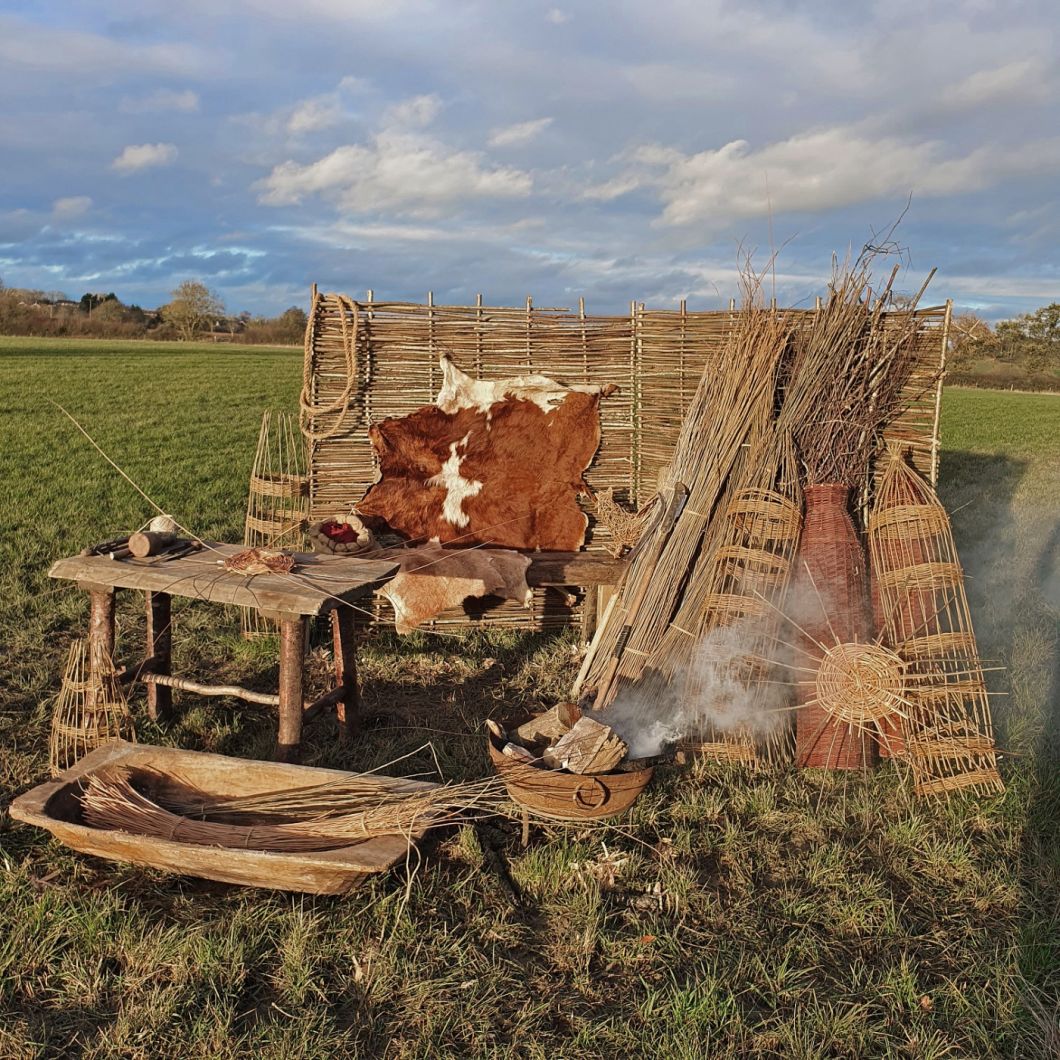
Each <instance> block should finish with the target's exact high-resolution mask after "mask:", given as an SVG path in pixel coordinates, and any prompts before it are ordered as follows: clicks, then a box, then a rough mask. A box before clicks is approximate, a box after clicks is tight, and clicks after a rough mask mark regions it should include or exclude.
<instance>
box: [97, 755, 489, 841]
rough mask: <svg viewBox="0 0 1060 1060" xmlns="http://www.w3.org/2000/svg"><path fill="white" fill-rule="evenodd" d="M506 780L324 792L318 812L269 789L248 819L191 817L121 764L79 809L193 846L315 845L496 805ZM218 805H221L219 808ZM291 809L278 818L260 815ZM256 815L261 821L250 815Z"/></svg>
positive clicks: (112, 824)
mask: <svg viewBox="0 0 1060 1060" xmlns="http://www.w3.org/2000/svg"><path fill="white" fill-rule="evenodd" d="M503 790H504V789H503V785H502V784H500V783H499V782H498V781H496V780H489V781H478V782H472V783H464V784H450V785H443V786H440V787H437V788H427V789H421V790H419V791H416V792H412V791H406V792H399V793H397V794H392V793H389V792H386V791H385V790H382V791H381V790H380V789H379V788H378V787H377V788H376V798H375V799H374V800H372V799H371V798H366V797H365V794H366V793H364V792H355V793H353V794H352V795H351V796H350V798H349V801H348V803H347V806H348V807H349V808H347V809H345V810H342V809H340V808H339V807H340V806H341V804H342V803H341V797H340V796H339V795H337V794H336V793H331V794H329V795H327V796H325V797H324V799H323V801H322V802H321V806H322V807H324V808H323V809H321V810H320V812H313V810H312V809H311V808H310V807H311V806H312V799H308V800H307V799H306V798H305V796H304V795H300V794H299V793H298V791H297V789H296V790H295V791H293V792H289V793H282V792H276V793H273V795H272V799H273V808H272V809H270V810H269V812H268V814H267V815H266V814H265V813H264V812H263V811H261V810H260V809H258V810H255V811H253V812H252V811H250V810H249V809H247V808H246V807H245V806H244V807H243V809H241V810H240V813H241V814H242V815H243V817H244V820H245V821H246V822H247V823H231V822H228V821H211V820H205V819H202V818H201V817H200V818H198V819H196V818H192V817H188V816H185V815H183V814H180V813H175V812H173V811H172V810H170V809H167V808H165V807H163V806H161V805H159V803H157V802H155V801H154V800H153V799H151V798H149V797H148V796H147V795H145V794H144V793H143V792H141V791H139V790H138V789H137V788H136V787H135V785H134V784H133V781H132V778H131V777H130V776H129V774H128V772H126V771H117V770H116V771H110V772H102V773H93V774H90V775H89V776H88V778H87V780H86V781H85V785H84V790H83V792H82V795H81V807H82V815H83V817H84V819H85V821H86V822H87V823H88V824H90V825H91V826H92V827H94V828H109V829H118V830H120V831H123V832H128V833H130V834H132V835H149V836H155V837H158V838H160V839H168V840H171V841H173V842H178V843H191V844H193V845H196V846H215V847H229V848H234V849H240V850H271V851H312V850H329V849H332V848H335V847H340V846H349V845H350V844H352V843H359V842H362V841H363V840H366V839H371V838H372V837H374V836H381V835H411V834H412V833H414V832H417V831H421V830H423V829H428V828H438V827H441V826H442V825H444V824H449V823H451V822H452V821H455V820H459V819H463V818H465V817H467V816H468V815H469V814H472V813H474V812H476V811H478V812H482V811H486V810H490V809H493V808H495V807H496V806H497V805H499V803H500V801H501V798H502V793H503ZM284 795H287V796H288V797H289V799H290V803H289V804H288V806H291V805H295V804H299V805H300V809H299V812H298V813H297V814H285V813H283V812H282V810H281V809H279V807H281V806H282V805H283V800H284ZM218 812H219V811H218ZM266 816H267V817H268V818H272V817H274V816H293V817H295V818H297V819H293V820H285V821H281V822H280V823H276V822H275V821H273V820H271V819H269V820H260V818H262V817H266ZM255 817H258V818H259V821H258V822H256V823H252V822H254V818H255Z"/></svg>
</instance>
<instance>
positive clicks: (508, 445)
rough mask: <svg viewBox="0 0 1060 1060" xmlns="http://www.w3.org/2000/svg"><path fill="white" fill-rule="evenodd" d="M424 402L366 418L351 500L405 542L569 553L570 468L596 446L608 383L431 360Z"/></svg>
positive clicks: (572, 513)
mask: <svg viewBox="0 0 1060 1060" xmlns="http://www.w3.org/2000/svg"><path fill="white" fill-rule="evenodd" d="M441 366H442V374H443V385H442V389H441V391H440V392H439V394H438V397H437V399H436V402H435V404H434V405H427V406H425V407H424V408H421V409H418V410H417V411H416V412H413V413H412V414H411V415H409V416H405V417H402V418H400V419H393V418H391V419H385V420H382V421H381V422H380V423H377V424H373V425H372V427H370V428H369V431H368V434H369V438H370V439H371V442H372V446H373V448H374V449H375V452H376V454H377V456H378V458H379V466H380V479H379V481H378V482H377V483H375V485H373V486H372V487H371V488H370V489H369V490H368V492H367V493H366V494H365V496H364V497H363V499H362V500H361V501H360V503H359V504H358V505H357V511H358V513H359V514H360V515H361V516H363V517H365V518H368V519H374V520H379V521H381V522H383V523H385V524H386V525H387V526H388V527H390V529H392V530H396V531H397V532H398V533H400V534H402V535H403V536H404V537H406V538H409V539H413V540H427V541H429V540H438V541H441V542H443V543H444V542H447V541H456V540H459V541H460V543H461V544H464V545H474V544H490V545H497V546H499V547H504V548H519V549H546V550H555V551H570V552H574V551H577V550H578V549H579V548H581V546H582V545H583V544H584V541H585V530H586V527H587V526H588V519H587V518H586V516H585V515H584V513H583V512H582V511H581V509H580V508H579V507H578V501H577V498H578V494H579V493H581V492H584V491H585V490H586V486H585V483H584V481H583V479H582V475H583V474H584V472H585V469H586V468H587V467H588V466H589V464H590V462H591V461H592V458H593V456H594V455H595V453H596V449H597V447H598V446H599V444H600V398H601V397H602V396H607V395H608V394H611V393H613V392H614V390H615V387H613V386H603V387H602V386H590V385H578V386H573V387H568V386H565V385H564V384H562V383H557V382H555V381H554V380H551V379H548V378H546V377H545V376H541V375H528V376H516V377H514V378H512V379H502V380H497V381H494V382H489V381H485V380H477V379H473V378H471V377H470V376H468V375H465V373H464V372H462V371H461V370H460V369H459V368H457V367H456V365H454V364H453V362H452V361H451V360H450V359H449V358H448V357H443V358H442V360H441Z"/></svg>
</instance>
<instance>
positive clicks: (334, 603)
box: [48, 542, 397, 761]
mask: <svg viewBox="0 0 1060 1060" xmlns="http://www.w3.org/2000/svg"><path fill="white" fill-rule="evenodd" d="M242 549H243V546H242V545H222V544H215V543H213V542H207V543H206V547H205V548H204V549H203V550H202V551H201V552H198V553H194V554H192V555H189V556H183V557H180V558H179V559H172V560H166V559H165V558H164V556H162V557H150V558H148V559H142V560H141V559H131V558H130V559H122V560H112V559H109V558H107V557H106V556H72V557H71V558H69V559H61V560H58V561H57V562H56V563H54V564H53V565H52V568H51V570H50V571H49V572H48V573H49V575H50V576H51V577H53V578H63V579H66V580H69V581H73V582H76V583H77V584H78V586H79V587H80V588H81V589H83V590H84V591H85V592H87V593H88V595H89V601H90V603H89V624H88V635H89V640H90V641H92V642H94V643H97V644H100V645H101V646H102V647H104V648H105V649H106V651H107V654H108V655H109V656H113V654H114V599H115V595H116V592H117V590H118V589H138V590H140V591H142V592H143V593H144V595H145V596H146V598H147V645H146V657H145V658H144V659H143V661H141V662H140V663H139V664H138V665H136V666H134V667H131V668H130V669H128V670H127V671H126V674H125V677H126V678H127V679H128V680H129V681H135V680H141V681H144V682H145V683H146V684H147V706H148V711H149V713H150V715H151V717H152V718H157V717H160V716H165V714H166V713H167V712H168V711H169V710H170V708H171V706H172V689H173V688H183V689H186V690H189V691H193V692H198V693H199V694H201V695H226V696H235V697H238V698H240V699H244V700H247V701H249V702H252V703H264V704H266V705H268V706H275V707H278V708H279V728H278V734H277V742H276V758H277V759H278V760H280V761H291V760H294V759H296V758H297V756H298V753H299V745H300V743H301V738H302V721H303V718H304V716H305V715H306V714H307V713H308V712H309V711H312V712H314V713H315V712H316V711H318V710H321V709H323V708H325V707H328V706H331V705H334V706H335V709H336V712H337V714H338V720H339V727H340V731H341V732H342V733H344V734H345V733H346V732H347V731H348V729H349V728H350V727H353V726H355V725H356V722H357V708H358V690H357V655H356V643H355V636H356V634H355V627H354V613H355V607H354V606H347V605H355V602H356V601H357V600H360V599H362V598H364V597H367V596H369V595H370V594H371V593H372V591H373V590H375V589H376V588H378V587H379V586H380V585H382V584H383V583H384V582H385V581H386V580H387V579H388V578H389V577H390V576H391V575H392V574H393V573H394V571H396V570H397V564H396V563H392V562H389V561H379V560H371V559H354V558H349V557H344V556H320V555H315V554H308V553H307V554H303V553H299V554H297V555H296V556H295V560H296V562H297V567H296V568H295V570H294V572H292V573H291V574H258V575H253V576H247V575H240V574H233V573H231V572H229V571H226V570H223V569H222V568H221V566H220V563H221V562H222V561H223V560H224V559H226V558H227V557H228V556H231V555H234V554H235V553H237V552H240V551H242ZM174 596H181V597H187V598H189V599H192V600H207V601H209V602H211V603H216V604H237V605H240V606H243V607H251V608H254V609H255V610H257V611H260V612H261V614H262V615H264V616H265V617H266V618H271V619H273V620H275V621H276V622H277V623H278V624H279V627H280V678H279V691H278V694H277V695H269V694H266V693H262V692H251V691H248V690H247V689H245V688H240V687H238V686H236V685H208V684H202V683H200V682H197V681H192V680H190V679H187V678H183V677H174V676H173V675H172V671H171V665H172V651H173V634H172V625H171V617H170V601H171V598H172V597H174ZM325 613H330V614H331V628H332V636H333V639H334V646H335V680H336V687H335V688H333V689H332V690H331V691H330V692H328V693H327V694H326V695H324V696H321V697H320V698H319V699H317V700H315V701H313V702H311V703H307V702H306V701H305V699H304V693H303V687H302V686H303V666H304V657H305V644H306V622H307V620H308V619H309V618H311V617H315V616H317V615H321V614H325ZM89 657H90V658H91V657H92V654H91V652H90V653H89Z"/></svg>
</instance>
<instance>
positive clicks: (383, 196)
mask: <svg viewBox="0 0 1060 1060" xmlns="http://www.w3.org/2000/svg"><path fill="white" fill-rule="evenodd" d="M257 187H258V190H259V192H260V195H259V200H260V201H261V202H263V203H266V204H268V205H270V206H281V205H288V204H293V203H299V202H301V201H302V200H303V199H304V198H306V197H307V196H311V195H322V196H324V197H326V198H329V199H332V200H334V201H336V202H338V203H339V205H340V206H341V207H342V208H343V209H344V210H347V211H349V212H351V213H356V214H361V213H367V212H372V211H380V210H394V211H395V212H397V213H405V214H410V215H414V216H420V217H429V216H437V215H439V214H441V213H442V212H444V210H445V208H447V207H451V206H453V205H455V204H457V203H460V202H463V201H465V200H470V199H474V198H477V197H483V198H501V199H505V198H521V197H523V196H526V195H528V194H529V193H530V189H531V179H530V175H529V174H527V173H524V172H522V171H521V170H518V169H513V168H511V167H507V166H492V165H490V164H488V163H487V162H486V161H485V160H484V159H483V157H482V156H481V155H480V154H478V153H476V152H472V151H455V150H452V149H450V148H448V147H446V146H445V145H444V144H441V143H439V142H438V141H437V140H434V139H432V138H429V137H426V136H424V135H422V134H417V133H408V132H402V131H400V130H392V129H391V130H384V131H383V132H381V133H379V134H378V135H377V136H375V137H374V138H373V140H372V141H371V143H369V144H366V145H365V144H347V145H345V146H342V147H338V148H336V149H335V150H334V151H332V152H331V153H330V154H328V155H325V156H324V157H323V158H321V159H319V160H318V161H316V162H312V163H310V164H308V165H300V164H299V163H297V162H293V161H288V162H284V163H283V164H282V165H279V166H276V167H275V168H274V169H273V171H272V172H271V173H270V174H269V175H268V176H267V177H266V178H264V180H262V181H260V182H259V183H258V185H257Z"/></svg>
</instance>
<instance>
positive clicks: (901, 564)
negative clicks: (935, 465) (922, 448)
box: [869, 444, 1004, 795]
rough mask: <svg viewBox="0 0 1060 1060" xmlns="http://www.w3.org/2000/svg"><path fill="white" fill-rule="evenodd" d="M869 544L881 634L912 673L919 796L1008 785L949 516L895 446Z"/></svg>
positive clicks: (907, 737) (905, 727)
mask: <svg viewBox="0 0 1060 1060" xmlns="http://www.w3.org/2000/svg"><path fill="white" fill-rule="evenodd" d="M869 547H870V549H871V553H872V570H873V576H874V577H875V579H876V585H877V589H878V592H879V600H880V611H881V613H882V617H883V631H882V632H883V636H884V638H885V640H886V642H887V644H888V645H889V646H890V647H891V648H893V649H894V651H896V652H897V653H898V654H899V655H900V656H901V657H902V658H903V659H904V660H905V662H906V664H907V666H908V667H909V670H910V673H911V674H913V675H914V678H915V681H914V684H913V692H912V701H913V705H912V708H911V709H910V710H909V712H908V714H907V715H906V716H905V717H904V718H901V719H900V722H901V726H900V727H901V731H902V735H903V737H904V741H905V751H906V754H907V756H908V758H909V761H910V763H911V765H912V767H913V776H914V781H915V785H916V792H917V794H921V795H937V794H944V793H948V792H951V791H956V790H967V789H971V790H976V791H982V792H996V791H1002V790H1004V788H1003V785H1002V782H1001V777H1000V775H999V774H998V771H997V756H996V753H995V750H994V737H993V726H992V722H991V717H990V700H989V695H988V692H987V689H986V682H985V679H984V675H983V668H982V663H981V661H980V658H979V652H978V648H977V645H976V640H975V632H974V630H973V628H972V617H971V612H970V610H969V607H968V598H967V595H966V593H965V588H964V573H963V571H962V570H961V565H960V560H959V558H958V556H957V548H956V545H955V544H954V540H953V532H952V529H951V527H950V520H949V516H948V515H947V514H946V510H945V508H944V507H943V506H942V504H941V503H940V501H939V499H938V496H937V494H936V493H935V491H934V489H932V487H931V486H930V485H929V484H928V483H927V482H926V481H925V480H924V479H923V478H922V477H921V476H920V475H919V474H917V472H916V471H915V470H913V468H911V467H910V466H909V465H908V464H907V463H906V461H905V459H904V455H903V452H902V447H901V446H900V445H898V444H895V445H893V446H891V447H890V448H889V452H888V456H887V465H886V468H885V469H884V473H883V477H882V479H881V481H880V487H879V490H878V492H877V495H876V498H875V502H874V504H873V508H872V516H871V518H870V521H869Z"/></svg>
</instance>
